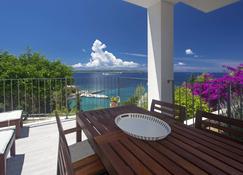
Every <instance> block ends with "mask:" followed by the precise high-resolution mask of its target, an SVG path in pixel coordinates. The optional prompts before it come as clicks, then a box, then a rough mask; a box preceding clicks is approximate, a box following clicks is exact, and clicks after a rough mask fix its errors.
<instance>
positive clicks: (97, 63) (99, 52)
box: [72, 40, 140, 69]
mask: <svg viewBox="0 0 243 175" xmlns="http://www.w3.org/2000/svg"><path fill="white" fill-rule="evenodd" d="M104 49H106V45H105V44H103V43H102V42H101V41H100V40H95V41H94V43H93V46H92V53H91V58H90V60H89V62H87V63H84V64H82V63H78V64H75V65H72V67H74V68H87V69H89V68H95V69H113V68H136V67H139V66H140V64H138V63H135V62H133V61H124V60H122V59H120V58H116V57H115V56H114V55H113V54H112V53H110V52H108V51H105V50H104Z"/></svg>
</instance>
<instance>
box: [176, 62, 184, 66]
mask: <svg viewBox="0 0 243 175" xmlns="http://www.w3.org/2000/svg"><path fill="white" fill-rule="evenodd" d="M178 65H179V66H185V65H186V64H185V63H183V62H178Z"/></svg>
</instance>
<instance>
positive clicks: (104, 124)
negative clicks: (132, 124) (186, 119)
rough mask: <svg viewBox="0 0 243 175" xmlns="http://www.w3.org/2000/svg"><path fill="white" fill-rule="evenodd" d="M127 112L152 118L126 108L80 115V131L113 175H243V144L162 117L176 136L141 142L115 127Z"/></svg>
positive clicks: (142, 111) (137, 109)
mask: <svg viewBox="0 0 243 175" xmlns="http://www.w3.org/2000/svg"><path fill="white" fill-rule="evenodd" d="M127 112H139V113H144V114H152V113H151V112H148V111H146V110H143V109H141V108H138V107H135V106H123V107H118V108H111V109H104V110H96V111H89V112H82V113H79V115H77V125H78V127H81V128H82V129H83V131H84V132H85V134H86V135H87V137H88V139H89V141H90V144H91V146H92V147H93V149H94V150H95V152H96V153H97V154H98V156H99V157H100V159H101V160H102V162H103V164H104V165H105V167H106V169H107V171H108V172H109V174H111V175H113V174H119V175H130V174H137V175H147V174H148V175H149V174H157V175H163V174H165V175H166V174H176V175H183V174H197V175H201V174H202V175H203V174H218V175H224V174H237V175H238V174H243V145H242V144H239V143H236V142H233V141H231V140H227V139H224V138H221V137H218V136H215V135H212V134H210V133H207V132H204V131H201V130H198V129H195V128H192V127H188V126H185V125H182V124H180V123H177V122H175V121H173V120H170V119H168V118H165V117H162V116H157V117H159V118H161V119H163V120H165V121H166V122H167V123H168V124H169V125H170V126H171V128H172V133H171V134H170V135H169V136H168V137H167V138H166V139H163V140H160V141H156V142H152V141H142V140H138V139H135V138H132V137H130V136H128V135H126V134H124V133H123V132H122V131H121V130H120V129H119V128H118V127H117V126H116V125H115V123H114V118H115V117H116V116H117V115H119V114H122V113H127ZM152 115H154V114H152ZM77 139H78V140H80V134H78V135H77Z"/></svg>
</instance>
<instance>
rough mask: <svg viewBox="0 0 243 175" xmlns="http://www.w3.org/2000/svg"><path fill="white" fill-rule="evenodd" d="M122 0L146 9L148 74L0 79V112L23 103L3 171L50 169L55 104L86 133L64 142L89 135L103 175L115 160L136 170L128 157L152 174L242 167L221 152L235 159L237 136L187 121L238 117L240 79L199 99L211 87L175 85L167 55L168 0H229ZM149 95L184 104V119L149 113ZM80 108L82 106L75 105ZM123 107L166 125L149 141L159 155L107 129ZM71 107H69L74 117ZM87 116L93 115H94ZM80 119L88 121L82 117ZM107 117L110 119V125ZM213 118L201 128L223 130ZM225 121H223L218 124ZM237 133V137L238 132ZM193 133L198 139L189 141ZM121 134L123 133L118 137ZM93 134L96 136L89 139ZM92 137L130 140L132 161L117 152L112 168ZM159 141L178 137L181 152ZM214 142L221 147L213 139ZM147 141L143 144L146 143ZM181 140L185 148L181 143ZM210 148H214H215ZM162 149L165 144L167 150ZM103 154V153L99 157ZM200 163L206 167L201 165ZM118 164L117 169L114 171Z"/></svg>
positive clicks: (241, 112) (67, 123)
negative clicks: (165, 131) (201, 114)
mask: <svg viewBox="0 0 243 175" xmlns="http://www.w3.org/2000/svg"><path fill="white" fill-rule="evenodd" d="M127 1H128V2H130V3H134V4H136V5H140V6H142V7H145V8H147V9H148V79H142V78H128V77H122V76H118V77H109V76H107V77H103V78H100V77H98V78H88V79H85V78H82V79H78V78H76V79H65V78H53V79H48V78H44V79H39V78H35V79H1V80H0V91H1V95H0V100H1V101H0V103H1V111H2V112H4V111H13V110H17V109H18V110H23V115H22V116H23V118H24V120H25V121H24V127H23V128H21V133H20V138H18V139H17V140H16V156H15V157H8V159H7V174H10V175H19V174H56V172H57V160H58V153H59V151H60V150H59V149H58V143H59V142H58V141H59V140H58V139H59V137H58V129H57V124H56V120H55V118H54V112H55V111H58V113H59V114H60V115H62V116H63V117H61V119H62V124H63V126H64V128H65V129H66V128H71V127H75V126H76V124H77V123H78V126H79V127H81V129H83V130H84V133H85V134H86V135H87V137H86V135H85V134H84V133H83V132H82V137H81V138H82V139H80V138H78V136H80V135H79V134H80V133H78V132H77V133H76V134H75V133H74V134H71V135H68V137H67V140H68V143H69V145H71V144H73V143H75V142H76V140H77V141H80V140H84V139H86V138H88V140H89V141H90V140H91V141H90V142H91V145H92V147H93V148H94V150H95V153H96V154H97V155H98V156H99V157H100V159H101V161H102V163H103V164H104V166H105V168H106V170H107V171H108V172H109V173H110V174H123V173H124V172H123V170H122V166H124V165H125V164H129V163H130V164H129V165H127V166H126V167H129V168H128V169H130V170H132V172H131V171H128V174H139V171H140V172H141V169H139V168H138V169H136V168H134V167H136V163H134V162H138V163H137V165H141V164H143V165H144V167H145V168H144V171H143V173H145V174H156V170H158V171H157V173H158V172H159V170H160V171H161V172H162V170H163V171H164V174H166V173H168V174H173V173H175V172H174V171H177V173H178V172H181V173H182V174H190V173H191V174H198V173H199V174H200V173H202V174H203V173H208V174H213V173H212V172H215V173H219V174H220V173H222V174H224V173H225V174H231V172H233V173H235V174H237V173H238V174H242V173H243V170H242V168H240V167H239V166H238V165H242V164H243V162H242V159H241V160H240V159H237V158H232V157H231V156H229V154H231V153H232V154H235V155H237V156H238V157H240V158H242V152H243V148H242V143H239V141H236V142H235V141H231V140H230V139H226V138H225V137H222V138H221V137H218V136H215V135H213V134H212V135H209V134H208V133H206V131H199V129H195V127H199V126H195V122H196V112H197V111H198V110H201V111H206V112H210V113H215V114H223V115H224V116H227V117H228V119H229V118H232V119H243V87H242V84H241V83H240V82H239V83H234V82H230V83H225V84H224V87H226V88H225V90H224V91H223V92H221V91H217V92H216V95H217V96H219V97H223V96H224V98H216V100H215V99H213V100H211V101H210V100H209V101H207V99H208V96H212V95H213V94H214V95H215V92H213V89H211V91H210V90H209V91H207V94H205V84H203V83H201V84H200V83H192V82H186V83H185V84H184V85H183V86H180V87H178V86H177V85H175V84H174V81H173V80H174V78H173V59H172V57H173V53H172V52H173V32H172V31H173V8H174V4H176V3H177V2H183V3H186V4H188V5H190V6H192V7H194V8H197V9H199V10H202V11H204V12H210V11H213V10H215V9H217V8H220V7H223V6H226V5H228V4H231V3H233V2H236V1H234V0H225V1H220V0H214V1H212V0H211V1H210V0H208V1H204V2H203V3H202V1H200V0H194V1H187V0H181V1H178V0H169V1H160V0H154V1H149V0H148V1H146V0H127ZM158 38H159V39H158ZM220 85H222V84H221V83H217V82H211V81H210V82H209V83H208V84H207V87H206V89H207V88H209V87H219V86H220ZM188 89H189V90H188ZM209 89H210V88H209ZM207 95H208V96H207ZM111 97H118V98H119V100H118V101H119V103H118V105H119V106H120V107H118V108H110V105H111V104H110V98H111ZM136 97H138V100H136V101H135V102H134V101H133V100H132V99H134V98H136ZM152 99H157V100H160V101H164V102H167V103H170V104H177V105H180V106H184V107H185V110H186V111H185V112H186V116H185V119H184V120H183V123H184V124H185V126H184V125H183V126H181V124H178V123H177V122H174V120H171V119H168V118H167V117H165V116H164V115H163V114H157V113H156V114H155V113H152V112H151V111H150V112H149V110H148V111H147V110H145V109H150V104H151V102H152ZM211 102H213V103H212V107H210V109H209V107H208V106H206V105H205V104H206V103H211ZM131 104H135V105H137V106H138V107H140V108H136V107H131V106H130V105H131ZM122 106H125V107H122ZM109 108H110V109H109ZM103 109H104V110H103ZM80 110H82V111H85V112H80ZM93 110H96V111H93ZM126 112H139V113H143V114H150V115H152V114H153V115H154V116H156V117H158V118H160V119H163V120H165V121H166V122H167V123H169V124H170V125H171V126H172V134H171V135H172V136H169V138H168V140H167V139H166V140H165V143H163V140H162V141H161V142H157V144H158V145H160V147H161V149H162V147H163V149H164V151H165V150H166V151H167V152H166V151H165V152H166V153H165V155H166V156H164V157H165V158H164V157H163V156H161V157H159V156H158V157H156V156H152V155H153V154H152V153H151V152H153V151H158V150H156V149H153V151H151V149H150V148H155V145H153V144H152V143H151V144H150V143H149V144H148V143H147V142H146V141H144V142H143V143H140V141H137V140H136V139H133V138H130V137H129V138H127V136H126V135H125V134H123V133H120V131H119V130H115V129H114V128H115V127H114V126H113V124H114V122H113V120H114V117H115V116H117V115H118V114H121V113H126ZM75 113H77V117H76V120H75ZM94 117H97V118H95V119H94ZM99 117H100V118H99ZM179 117H181V116H179ZM205 117H206V116H205ZM105 119H109V120H110V121H106V120H105ZM197 120H198V118H197ZM202 120H204V119H202ZM76 121H77V123H76ZM87 121H90V122H88V123H87ZM95 121H98V122H95ZM111 121H112V124H110V122H111ZM206 121H208V120H206ZM209 121H210V118H209ZM201 122H202V121H201ZM220 122H222V121H220V120H219V121H216V122H214V123H213V124H212V125H210V126H209V130H211V128H213V131H215V130H216V131H217V132H216V133H224V132H225V131H224V129H222V126H220V127H221V128H220V127H219V128H218V127H217V126H215V125H214V124H216V123H220ZM0 123H1V122H0ZM186 125H188V126H186ZM226 125H228V124H226ZM226 125H223V127H225V126H226ZM230 125H231V124H230ZM210 127H211V128H210ZM238 127H239V126H238ZM90 128H91V129H90ZM92 128H95V130H96V131H93V130H92ZM5 129H6V128H3V130H5ZM206 129H208V128H206ZM233 129H234V127H233ZM114 130H115V131H114ZM91 131H92V132H91ZM108 131H109V132H108ZM113 131H114V132H113ZM179 131H183V132H184V133H183V134H184V135H183V134H180V132H179ZM194 132H195V134H192V135H193V136H192V137H195V141H194V142H191V141H189V139H188V137H189V136H188V134H189V133H194ZM204 132H205V133H204ZM240 132H242V128H240V129H239V130H237V133H240ZM232 133H235V132H232ZM232 133H231V132H230V133H229V135H227V134H226V136H231V135H232ZM106 134H111V135H110V138H113V140H112V139H109V138H107V137H103V136H106ZM233 135H234V134H233ZM238 135H239V136H240V134H238ZM99 136H100V137H99ZM197 136H198V137H199V138H201V139H202V140H203V141H200V140H197V139H196V137H197ZM124 137H125V139H124V140H123V138H124ZM96 138H98V139H97V140H96ZM99 138H102V139H100V140H103V141H102V143H101V145H102V144H103V145H102V146H103V148H104V147H106V146H107V145H111V147H112V149H113V150H115V149H116V148H115V146H118V147H120V148H121V149H124V148H126V149H129V148H127V147H126V146H125V145H126V143H128V144H130V145H131V146H137V147H134V148H137V149H134V153H133V152H132V151H128V150H124V152H125V153H126V154H127V156H131V160H134V161H131V162H130V160H127V161H128V162H129V163H124V162H123V161H124V160H126V159H125V158H124V157H122V155H120V156H119V161H120V164H121V167H116V166H115V164H112V159H109V155H106V154H105V151H104V152H102V150H100V149H101V148H102V147H99V148H100V149H97V147H98V146H99V144H95V143H94V141H93V140H96V141H97V143H99V141H100V140H99ZM114 138H119V139H120V140H119V141H120V144H121V145H119V144H118V145H117V143H116V141H115V142H113V141H114ZM126 139H128V140H129V141H128V140H126ZM205 140H208V143H210V144H211V143H215V145H216V146H215V145H213V144H212V146H205V145H206V143H207V142H206V141H205ZM214 140H216V141H214ZM240 141H242V140H240ZM166 143H167V144H168V145H174V147H176V146H178V145H179V144H182V145H183V144H184V147H183V148H182V147H180V148H182V149H181V150H182V151H181V152H182V153H184V154H180V153H177V154H175V153H174V152H173V151H175V152H176V151H178V150H179V147H178V148H177V149H175V150H173V148H168V145H166ZM220 143H221V144H222V145H223V146H221V145H220ZM155 144H156V143H155ZM164 144H165V145H164ZM210 144H209V145H210ZM141 145H144V148H143V147H141ZM148 145H149V146H150V148H148ZM161 145H163V146H161ZM232 145H233V146H232ZM224 146H225V147H224ZM172 147H173V146H172ZM189 147H193V148H192V149H189ZM196 147H198V149H195V148H196ZM145 148H147V149H145ZM217 148H218V149H219V150H220V151H222V152H220V151H215V149H217ZM226 148H232V150H233V151H232V150H229V151H228V152H227V149H226ZM140 149H141V150H144V152H141V151H140V152H139V151H138V150H140ZM184 149H185V150H187V151H188V152H187V153H189V154H188V155H187V153H186V152H184ZM148 150H150V151H149V152H150V154H149V153H146V154H145V152H146V151H148ZM169 150H171V151H172V153H171V152H170V151H169ZM191 150H193V151H191ZM205 150H206V151H205ZM190 151H191V152H190ZM207 151H209V152H210V153H212V157H210V158H208V159H207V157H209V156H210V155H209V152H207ZM234 151H235V152H234ZM116 152H118V154H119V151H118V150H116ZM158 152H159V151H158ZM205 152H207V153H205ZM196 153H198V154H199V155H202V157H203V158H199V157H196V156H195V154H196ZM220 153H222V154H220ZM134 154H138V155H140V156H141V157H143V156H144V157H146V158H147V159H149V161H148V162H150V163H151V164H147V163H145V162H142V159H139V156H137V157H136V156H134ZM167 154H168V155H167ZM190 154H191V157H194V158H188V157H190ZM103 155H104V157H105V158H107V159H105V158H104V157H102V156H103ZM148 155H149V156H148ZM161 155H162V154H161ZM169 155H173V156H174V157H173V156H172V157H170V158H168V157H169ZM178 155H180V156H181V157H179V156H178ZM216 155H219V157H220V158H222V160H223V161H222V162H220V160H219V158H216ZM113 156H114V155H113ZM237 156H236V157H237ZM162 157H163V158H164V159H163V158H162ZM205 157H206V158H205ZM187 158H188V159H187ZM182 159H183V160H182ZM159 160H160V161H159ZM185 160H188V161H185ZM192 160H195V162H192ZM116 161H118V160H116ZM163 161H165V162H166V161H168V162H169V163H174V164H175V170H172V169H170V167H166V166H165V165H166V164H167V163H168V162H167V163H165V164H163V163H164V162H163ZM203 161H204V162H203ZM114 162H115V161H114ZM141 162H142V163H141ZM161 162H162V163H161ZM181 162H183V163H181ZM212 162H213V163H212ZM132 165H133V166H132ZM203 165H204V166H203ZM220 165H223V167H220ZM224 165H225V166H224ZM150 166H154V167H156V168H155V170H152V169H151V168H150ZM205 167H207V168H208V170H207V168H205ZM119 168H120V169H121V170H120V171H119ZM124 171H125V170H124ZM137 171H138V172H137ZM146 171H148V173H146ZM140 174H141V173H140ZM162 174H163V173H162Z"/></svg>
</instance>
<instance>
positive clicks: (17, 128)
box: [15, 121, 21, 138]
mask: <svg viewBox="0 0 243 175" xmlns="http://www.w3.org/2000/svg"><path fill="white" fill-rule="evenodd" d="M15 126H16V138H20V134H21V133H20V132H21V125H20V121H17V122H16V125H15Z"/></svg>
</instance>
